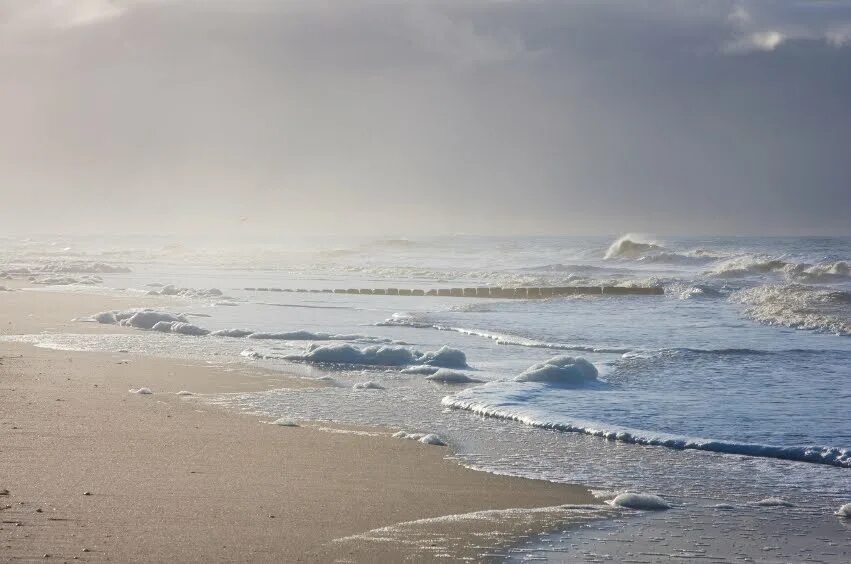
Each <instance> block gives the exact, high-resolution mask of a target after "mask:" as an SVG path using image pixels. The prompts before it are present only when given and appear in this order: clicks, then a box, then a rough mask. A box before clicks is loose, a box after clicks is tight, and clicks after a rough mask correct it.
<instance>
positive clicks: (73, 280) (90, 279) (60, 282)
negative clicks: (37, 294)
mask: <svg viewBox="0 0 851 564" xmlns="http://www.w3.org/2000/svg"><path fill="white" fill-rule="evenodd" d="M32 283H33V284H40V285H43V286H78V285H79V286H96V285H98V284H102V283H103V279H102V278H101V277H99V276H92V275H88V276H80V277H74V276H41V277H34V278H33V279H32Z"/></svg>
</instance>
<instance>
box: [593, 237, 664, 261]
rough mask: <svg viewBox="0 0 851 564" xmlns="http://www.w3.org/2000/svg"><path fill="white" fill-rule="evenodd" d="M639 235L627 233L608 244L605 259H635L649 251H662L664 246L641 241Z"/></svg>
mask: <svg viewBox="0 0 851 564" xmlns="http://www.w3.org/2000/svg"><path fill="white" fill-rule="evenodd" d="M640 239H641V236H640V235H635V234H633V233H627V234H626V235H623V236H622V237H620V238H619V239H618V240H617V241H615V242H614V243H612V244H611V245H610V246H609V249H608V250H607V251H606V254H605V256H604V257H603V258H605V259H616V258H631V259H636V258H640V257H641V256H643V255H645V254H647V253H649V252H662V251H664V250H665V247H663V246H662V245H659V244H658V243H656V242H653V241H642V240H640Z"/></svg>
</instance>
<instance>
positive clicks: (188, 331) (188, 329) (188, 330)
mask: <svg viewBox="0 0 851 564" xmlns="http://www.w3.org/2000/svg"><path fill="white" fill-rule="evenodd" d="M151 329H152V330H153V331H159V332H161V333H179V334H181V335H194V336H201V335H207V334H208V333H209V331H207V330H206V329H203V328H201V327H198V326H197V325H193V324H192V323H184V322H182V321H158V322H157V323H155V324H154V326H153V327H151Z"/></svg>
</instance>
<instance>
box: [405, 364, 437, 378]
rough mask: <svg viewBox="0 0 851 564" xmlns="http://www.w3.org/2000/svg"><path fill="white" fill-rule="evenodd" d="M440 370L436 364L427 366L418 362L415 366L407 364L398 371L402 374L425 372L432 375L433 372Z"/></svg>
mask: <svg viewBox="0 0 851 564" xmlns="http://www.w3.org/2000/svg"><path fill="white" fill-rule="evenodd" d="M438 370H440V368H438V367H437V366H428V365H427V364H418V365H416V366H409V367H407V368H403V369H402V370H401V371H400V372H401V373H402V374H425V375H428V376H430V375H432V374H434V373H435V372H437V371H438Z"/></svg>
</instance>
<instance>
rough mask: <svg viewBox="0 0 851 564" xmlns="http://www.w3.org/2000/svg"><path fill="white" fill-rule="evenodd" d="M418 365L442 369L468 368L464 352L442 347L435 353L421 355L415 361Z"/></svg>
mask: <svg viewBox="0 0 851 564" xmlns="http://www.w3.org/2000/svg"><path fill="white" fill-rule="evenodd" d="M417 361H418V362H419V363H420V364H427V365H429V366H441V367H443V368H468V365H467V355H465V354H464V351H462V350H459V349H453V348H452V347H447V346H446V345H443V346H442V347H440V349H438V350H436V351H430V352H426V353H423V354H422V355H421V356H420V358H418V359H417Z"/></svg>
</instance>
